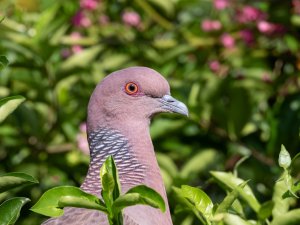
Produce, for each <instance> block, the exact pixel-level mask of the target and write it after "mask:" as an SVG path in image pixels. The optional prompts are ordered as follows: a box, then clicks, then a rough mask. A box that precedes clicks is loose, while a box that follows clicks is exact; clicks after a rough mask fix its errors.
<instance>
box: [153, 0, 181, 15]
mask: <svg viewBox="0 0 300 225" xmlns="http://www.w3.org/2000/svg"><path fill="white" fill-rule="evenodd" d="M148 1H149V2H151V3H153V4H154V5H156V6H158V7H160V8H161V9H162V10H164V11H165V12H166V13H167V14H168V15H173V13H174V9H175V6H174V2H173V1H172V0H164V1H160V0H148Z"/></svg>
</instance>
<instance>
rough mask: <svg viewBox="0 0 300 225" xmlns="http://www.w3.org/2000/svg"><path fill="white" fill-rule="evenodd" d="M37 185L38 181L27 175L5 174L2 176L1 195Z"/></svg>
mask: <svg viewBox="0 0 300 225" xmlns="http://www.w3.org/2000/svg"><path fill="white" fill-rule="evenodd" d="M37 183H39V182H38V181H37V180H36V179H34V178H33V177H32V176H30V175H28V174H26V173H17V172H14V173H5V174H2V175H0V193H1V192H5V191H8V190H10V189H12V188H15V187H20V186H22V185H27V184H37Z"/></svg>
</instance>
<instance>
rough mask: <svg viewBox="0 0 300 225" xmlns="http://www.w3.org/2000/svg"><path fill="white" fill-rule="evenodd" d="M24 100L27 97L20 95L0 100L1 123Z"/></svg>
mask: <svg viewBox="0 0 300 225" xmlns="http://www.w3.org/2000/svg"><path fill="white" fill-rule="evenodd" d="M24 101H25V98H24V97H23V96H20V95H16V96H10V97H7V98H2V99H1V100H0V123H1V122H2V121H3V120H4V119H5V118H6V117H7V116H8V115H9V114H11V113H12V112H13V111H14V110H15V109H16V108H17V107H18V106H19V105H20V104H21V103H22V102H24Z"/></svg>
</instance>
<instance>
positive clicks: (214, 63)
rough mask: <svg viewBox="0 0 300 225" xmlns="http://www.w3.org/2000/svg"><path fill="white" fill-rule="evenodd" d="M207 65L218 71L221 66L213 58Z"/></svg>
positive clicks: (213, 70)
mask: <svg viewBox="0 0 300 225" xmlns="http://www.w3.org/2000/svg"><path fill="white" fill-rule="evenodd" d="M208 66H209V68H210V70H211V71H212V72H215V73H216V72H218V71H219V70H220V68H221V64H220V62H219V61H218V60H213V61H210V62H209V63H208Z"/></svg>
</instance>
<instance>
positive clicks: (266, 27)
mask: <svg viewBox="0 0 300 225" xmlns="http://www.w3.org/2000/svg"><path fill="white" fill-rule="evenodd" d="M257 29H258V30H259V31H260V32H261V33H269V34H270V33H272V32H273V30H274V25H273V24H272V23H269V22H267V21H259V22H258V23H257Z"/></svg>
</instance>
